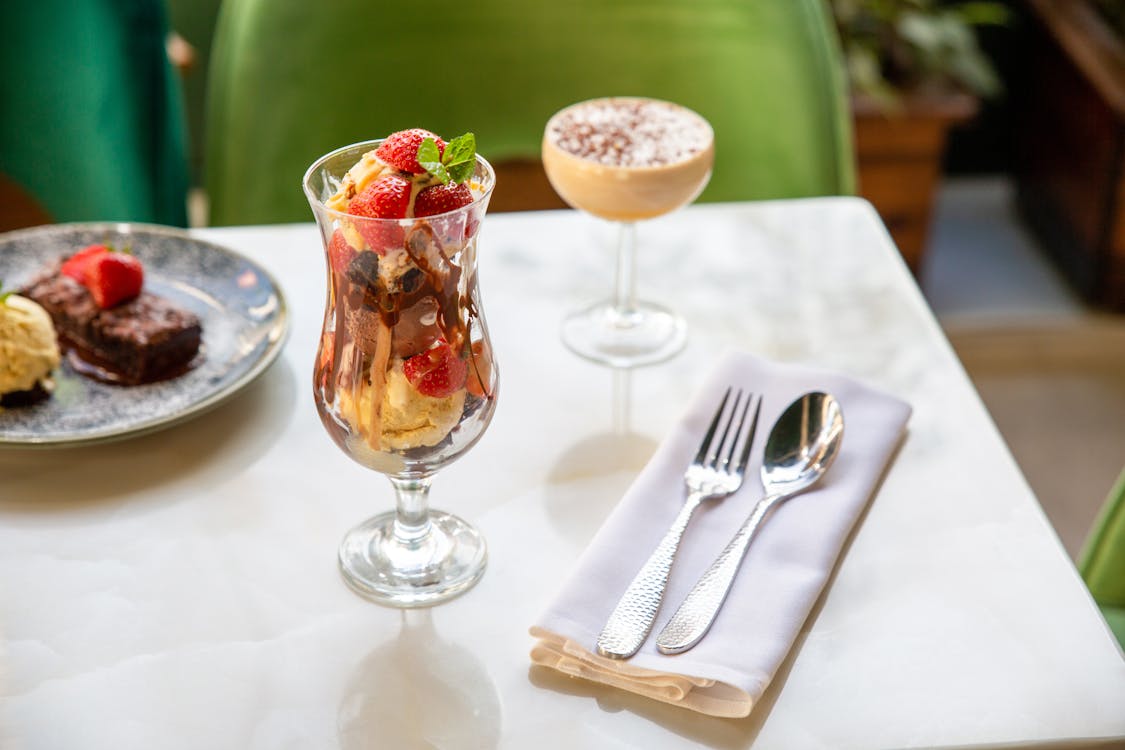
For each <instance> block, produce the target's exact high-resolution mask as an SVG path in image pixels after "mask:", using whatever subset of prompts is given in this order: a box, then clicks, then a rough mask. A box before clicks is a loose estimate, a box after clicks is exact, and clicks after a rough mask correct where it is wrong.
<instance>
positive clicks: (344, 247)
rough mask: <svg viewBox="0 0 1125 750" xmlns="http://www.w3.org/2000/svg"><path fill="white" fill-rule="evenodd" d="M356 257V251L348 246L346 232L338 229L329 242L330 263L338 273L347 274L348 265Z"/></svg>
mask: <svg viewBox="0 0 1125 750" xmlns="http://www.w3.org/2000/svg"><path fill="white" fill-rule="evenodd" d="M355 256H356V249H355V248H354V247H352V246H351V245H350V244H348V239H347V238H346V237H345V236H344V230H342V229H337V230H336V231H335V232H333V233H332V239H331V240H330V241H329V242H328V263H329V264H330V265H331V266H332V270H333V271H335V272H336V273H346V272H347V270H348V264H349V263H351V262H352V258H354V257H355Z"/></svg>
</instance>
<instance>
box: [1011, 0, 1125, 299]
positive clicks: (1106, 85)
mask: <svg viewBox="0 0 1125 750" xmlns="http://www.w3.org/2000/svg"><path fill="white" fill-rule="evenodd" d="M1028 6H1029V8H1030V10H1031V19H1032V21H1033V23H1032V24H1030V26H1031V30H1030V33H1029V35H1028V40H1027V44H1026V58H1025V60H1024V80H1025V81H1026V82H1027V85H1025V86H1022V87H1020V88H1019V89H1018V90H1016V91H1013V99H1015V101H1016V112H1017V116H1018V121H1019V123H1020V126H1019V128H1018V129H1017V131H1016V139H1015V141H1016V160H1015V169H1014V172H1015V181H1016V196H1017V203H1018V206H1019V209H1020V212H1021V214H1022V215H1023V217H1024V220H1025V222H1026V223H1027V224H1028V226H1030V227H1031V229H1032V230H1033V231H1034V232H1035V234H1036V235H1037V236H1038V238H1039V240H1040V242H1041V244H1042V245H1043V246H1044V247H1045V248H1046V250H1047V251H1048V252H1049V253H1050V255H1051V256H1052V257H1053V259H1054V260H1055V262H1056V265H1057V266H1058V267H1059V268H1060V269H1061V270H1062V271H1063V273H1064V274H1065V275H1066V276H1067V278H1068V279H1069V280H1070V281H1071V283H1072V284H1073V285H1074V286H1075V288H1076V289H1077V290H1078V291H1079V293H1081V294H1082V296H1083V297H1085V299H1086V300H1087V301H1089V302H1091V303H1093V304H1095V305H1098V306H1101V307H1104V308H1107V309H1110V310H1115V311H1120V312H1125V2H1121V0H1049V1H1048V0H1029V2H1028Z"/></svg>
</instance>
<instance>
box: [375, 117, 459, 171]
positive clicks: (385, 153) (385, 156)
mask: <svg viewBox="0 0 1125 750" xmlns="http://www.w3.org/2000/svg"><path fill="white" fill-rule="evenodd" d="M427 138H433V139H434V142H435V143H437V147H438V154H439V158H440V155H441V154H442V153H444V152H445V141H443V140H442V139H441V138H439V137H437V136H436V135H434V134H433V133H431V132H430V131H428V130H423V129H422V128H411V129H410V130H400V131H399V132H397V133H391V134H390V135H388V136H387V137H386V139H385V140H384V141H383V142H382V143H381V144H380V145H379V148H378V149H377V150H376V151H375V156H377V157H379V158H380V159H382V160H383V162H384V163H386V164H389V165H391V166H392V167H394V168H395V169H399V170H402V171H403V172H410V173H411V174H422V173H423V172H425V171H426V170H425V169H423V168H422V165H421V164H419V163H418V147H419V146H420V145H422V141H424V140H426V139H427Z"/></svg>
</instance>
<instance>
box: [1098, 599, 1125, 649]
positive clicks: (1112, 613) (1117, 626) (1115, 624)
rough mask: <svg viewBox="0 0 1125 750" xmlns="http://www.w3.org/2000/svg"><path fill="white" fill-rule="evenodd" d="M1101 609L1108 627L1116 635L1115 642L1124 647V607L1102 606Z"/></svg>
mask: <svg viewBox="0 0 1125 750" xmlns="http://www.w3.org/2000/svg"><path fill="white" fill-rule="evenodd" d="M1101 610H1102V617H1104V618H1105V621H1106V623H1108V624H1109V629H1110V630H1111V631H1113V634H1114V635H1115V636H1117V642H1118V643H1120V644H1121V647H1122V648H1125V607H1109V606H1103V607H1102V608H1101Z"/></svg>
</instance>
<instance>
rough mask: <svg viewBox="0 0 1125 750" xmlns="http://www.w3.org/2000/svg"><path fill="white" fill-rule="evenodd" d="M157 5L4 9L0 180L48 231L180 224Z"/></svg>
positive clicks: (175, 96) (180, 129) (173, 116)
mask: <svg viewBox="0 0 1125 750" xmlns="http://www.w3.org/2000/svg"><path fill="white" fill-rule="evenodd" d="M167 30H168V26H167V19H166V15H165V8H164V5H163V2H162V0H33V1H32V2H8V3H5V4H4V10H3V12H2V13H0V113H2V115H0V176H4V177H5V178H6V179H7V180H9V181H10V182H11V183H14V184H15V185H17V186H18V187H19V188H20V189H21V192H23V193H25V194H27V195H29V196H30V197H31V198H32V199H33V200H34V201H35V202H36V203H37V204H38V205H39V206H41V207H42V208H43V209H45V210H46V212H47V214H48V215H49V218H51V219H53V220H55V221H87V220H112V221H119V220H130V221H146V222H157V223H161V224H174V225H178V226H184V225H186V223H187V210H186V197H187V160H186V159H187V157H186V146H185V133H184V122H183V102H182V100H181V92H180V89H179V81H178V80H177V78H176V74H175V71H173V69H172V67H171V65H170V63H169V61H168V57H167V55H166V53H165V47H164V42H165V35H166V33H167Z"/></svg>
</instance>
